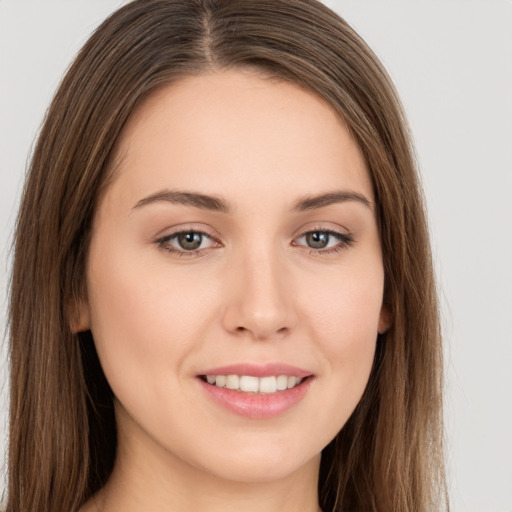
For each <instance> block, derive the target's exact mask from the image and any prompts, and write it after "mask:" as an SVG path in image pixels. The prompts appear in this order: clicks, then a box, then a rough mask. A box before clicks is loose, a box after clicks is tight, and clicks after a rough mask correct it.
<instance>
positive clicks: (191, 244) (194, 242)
mask: <svg viewBox="0 0 512 512" xmlns="http://www.w3.org/2000/svg"><path fill="white" fill-rule="evenodd" d="M202 240H203V235H201V233H194V232H192V231H191V232H189V233H180V234H179V235H178V243H179V244H180V247H181V248H182V249H185V250H186V251H193V250H195V249H198V248H199V247H200V246H201V242H202Z"/></svg>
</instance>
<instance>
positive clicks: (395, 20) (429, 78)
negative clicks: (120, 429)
mask: <svg viewBox="0 0 512 512" xmlns="http://www.w3.org/2000/svg"><path fill="white" fill-rule="evenodd" d="M122 3H123V2H122V1H121V0H67V1H65V0H60V1H48V0H46V1H45V0H0V212H1V213H0V325H1V327H2V330H3V327H4V326H5V309H6V288H7V280H8V272H9V265H10V259H9V246H10V245H9V244H10V240H11V236H12V230H13V223H14V220H15V210H16V206H17V203H18V198H19V193H20V189H21V184H22V179H23V175H24V171H25V167H26V163H27V159H28V155H29V153H30V150H31V147H32V144H33V141H34V138H35V136H36V133H37V131H38V128H39V126H40V123H41V120H42V118H43V115H44V112H45V109H46V107H47V106H48V103H49V101H50V99H51V96H52V94H53V92H54V90H55V88H56V87H57V85H58V83H59V80H60V77H61V76H62V74H63V72H64V71H65V69H66V68H67V66H68V64H69V63H70V61H71V59H72V57H73V56H74V54H75V53H76V52H77V50H78V49H79V48H80V46H81V45H82V44H83V43H84V42H85V40H86V38H87V36H88V35H89V34H90V32H91V31H92V30H93V29H94V28H95V27H96V26H97V24H98V23H99V22H100V21H101V20H102V19H103V18H104V17H105V16H106V15H107V14H108V13H110V12H111V11H112V10H114V9H115V8H116V7H117V6H119V5H121V4H122ZM326 3H327V4H328V5H329V6H330V7H332V8H334V9H335V10H337V11H338V12H339V13H340V14H341V15H342V16H343V17H345V18H346V19H347V21H349V22H350V23H351V24H352V25H353V26H354V28H356V30H358V31H359V33H360V34H361V35H362V36H363V37H364V38H365V39H366V40H367V42H368V43H369V44H370V46H372V47H373V49H374V50H375V51H376V53H377V54H378V55H379V57H380V58H381V60H382V61H383V62H384V64H385V66H386V67H387V69H388V71H389V72H390V74H391V76H392V78H393V79H394V81H395V83H396V86H397V88H398V90H399V93H400V94H401V97H402V99H403V102H404V104H405V107H406V110H407V112H408V115H409V119H410V124H411V126H412V129H413V133H414V135H415V140H416V145H417V150H418V155H419V161H420V165H421V169H422V174H423V180H424V185H425V192H426V196H427V200H428V205H429V213H430V221H431V231H432V237H433V244H434V252H435V260H436V265H437V272H438V275H439V283H440V288H441V295H442V305H443V325H444V332H445V339H446V368H447V393H446V430H447V453H448V462H449V480H450V493H451V500H452V509H453V511H454V512H487V511H489V512H491V511H492V512H511V511H512V2H511V1H509V0H416V1H411V0H401V1H398V0H395V1H390V0H384V1H383V0H331V1H326ZM4 350H5V349H4ZM5 359H6V356H5V355H3V356H2V358H1V360H2V365H1V367H0V371H1V372H0V384H2V383H3V384H2V386H1V387H2V397H1V398H2V400H1V401H0V413H1V417H0V420H2V421H3V423H2V424H0V451H3V449H2V448H3V446H4V445H5V443H6V426H5V421H6V411H7V399H6V394H7V390H6V374H7V369H6V363H5ZM1 463H2V459H1V458H0V464H1ZM0 486H1V480H0Z"/></svg>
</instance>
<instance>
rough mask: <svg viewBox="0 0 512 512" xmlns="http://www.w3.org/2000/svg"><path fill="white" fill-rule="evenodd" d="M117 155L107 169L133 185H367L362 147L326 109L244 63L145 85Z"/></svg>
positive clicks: (225, 188)
mask: <svg viewBox="0 0 512 512" xmlns="http://www.w3.org/2000/svg"><path fill="white" fill-rule="evenodd" d="M117 160H118V162H119V165H118V169H117V172H118V174H119V176H117V178H116V179H121V180H122V181H126V182H130V183H131V188H132V189H134V190H135V189H138V190H139V191H140V193H142V194H143V193H151V192H154V189H155V188H158V187H160V188H161V187H162V186H171V185H172V186H178V187H185V188H190V187H192V188H196V187H198V186H200V187H201V189H202V191H203V192H205V193H215V194H218V193H219V192H226V193H227V192H229V189H230V188H231V186H232V185H233V186H235V185H237V186H238V185H240V183H243V184H244V185H245V189H246V191H247V192H250V191H251V187H255V186H261V185H266V186H267V187H281V188H283V187H289V186H290V183H294V184H295V186H297V187H298V188H302V190H301V191H299V190H297V193H299V194H300V193H303V194H307V193H310V190H309V189H310V188H311V187H315V188H317V189H322V188H325V189H331V188H332V187H333V180H335V181H336V186H337V187H338V188H347V187H348V188H354V187H356V188H359V189H360V191H361V192H364V193H365V194H366V195H368V196H369V197H372V195H373V194H372V186H371V180H370V177H369V173H368V170H367V167H366V163H365V161H364V157H363V156H362V154H361V151H360V150H359V147H358V146H357V144H356V143H355V141H354V139H353V138H352V137H351V135H350V134H349V132H348V130H347V128H346V126H345V124H344V122H343V120H342V119H341V118H340V116H339V115H338V114H337V113H336V112H335V111H334V109H333V108H332V107H331V106H330V105H328V104H327V103H326V102H325V101H323V100H322V99H320V98H319V97H317V96H316V95H314V94H312V93H310V92H308V91H306V90H304V89H302V88H300V87H299V86H297V85H295V84H292V83H289V82H285V81H281V80H277V79H275V78H269V77H266V76H263V75H262V74H261V73H257V72H255V71H251V70H230V71H221V72H215V73H205V74H201V75H197V76H192V77H187V78H184V79H182V80H180V81H178V82H177V83H174V84H171V85H166V86H164V87H162V88H160V89H158V90H157V91H155V92H154V93H153V94H151V95H150V96H149V97H148V98H147V99H146V100H145V101H144V102H143V103H142V104H141V105H140V106H139V108H138V109H137V110H136V111H135V113H134V114H133V115H132V117H131V118H130V119H129V121H128V123H127V125H126V127H125V129H124V131H123V133H122V135H121V138H120V140H119V143H118V150H117ZM262 180H263V181H264V183H261V182H262ZM171 182H172V183H171ZM300 185H302V187H300ZM219 187H221V188H222V191H219ZM237 191H239V188H238V189H237Z"/></svg>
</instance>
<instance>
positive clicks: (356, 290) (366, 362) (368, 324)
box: [304, 262, 384, 425]
mask: <svg viewBox="0 0 512 512" xmlns="http://www.w3.org/2000/svg"><path fill="white" fill-rule="evenodd" d="M372 268H373V270H371V269H372ZM366 269H367V270H366V271H364V272H361V273H358V272H355V271H354V272H351V273H350V275H345V276H340V278H339V279H338V280H337V281H336V282H334V281H330V282H329V284H328V285H326V286H325V287H323V290H322V293H319V294H316V295H315V297H314V298H313V299H310V301H309V305H308V307H307V311H308V313H307V314H308V315H311V316H309V325H310V328H311V336H312V337H313V338H314V339H315V340H316V344H317V346H318V347H319V348H320V353H321V354H322V357H323V358H324V363H325V365H324V367H325V368H327V373H326V377H328V379H329V382H330V383H331V384H332V386H331V388H330V389H331V391H332V395H331V398H332V400H333V402H337V403H338V404H342V406H341V407H340V408H339V409H338V413H337V414H338V416H337V419H336V421H337V422H338V423H339V424H340V425H342V424H343V423H344V422H345V421H346V420H347V419H348V417H349V416H350V414H351V413H352V411H353V409H354V408H355V407H356V405H357V403H358V402H359V400H360V398H361V396H362V394H363V392H364V389H365V387H366V384H367V382H368V378H369V375H370V372H371V369H372V365H373V360H374V355H375V348H376V342H377V331H378V324H379V318H380V314H381V307H382V291H383V280H384V278H383V271H382V270H381V267H380V265H379V264H378V262H377V264H376V265H375V266H374V267H366ZM368 269H370V270H368ZM304 314H306V312H304ZM334 410H336V409H334Z"/></svg>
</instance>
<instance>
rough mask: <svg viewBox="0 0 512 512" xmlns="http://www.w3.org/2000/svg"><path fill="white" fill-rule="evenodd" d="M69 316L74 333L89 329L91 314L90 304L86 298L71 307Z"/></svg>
mask: <svg viewBox="0 0 512 512" xmlns="http://www.w3.org/2000/svg"><path fill="white" fill-rule="evenodd" d="M69 317H70V319H69V323H70V327H71V332H72V333H73V334H77V333H79V332H83V331H88V330H89V329H90V328H91V315H90V311H89V304H88V303H87V301H86V300H84V299H80V300H77V301H76V302H75V303H74V304H73V305H72V306H71V307H70V315H69Z"/></svg>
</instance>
